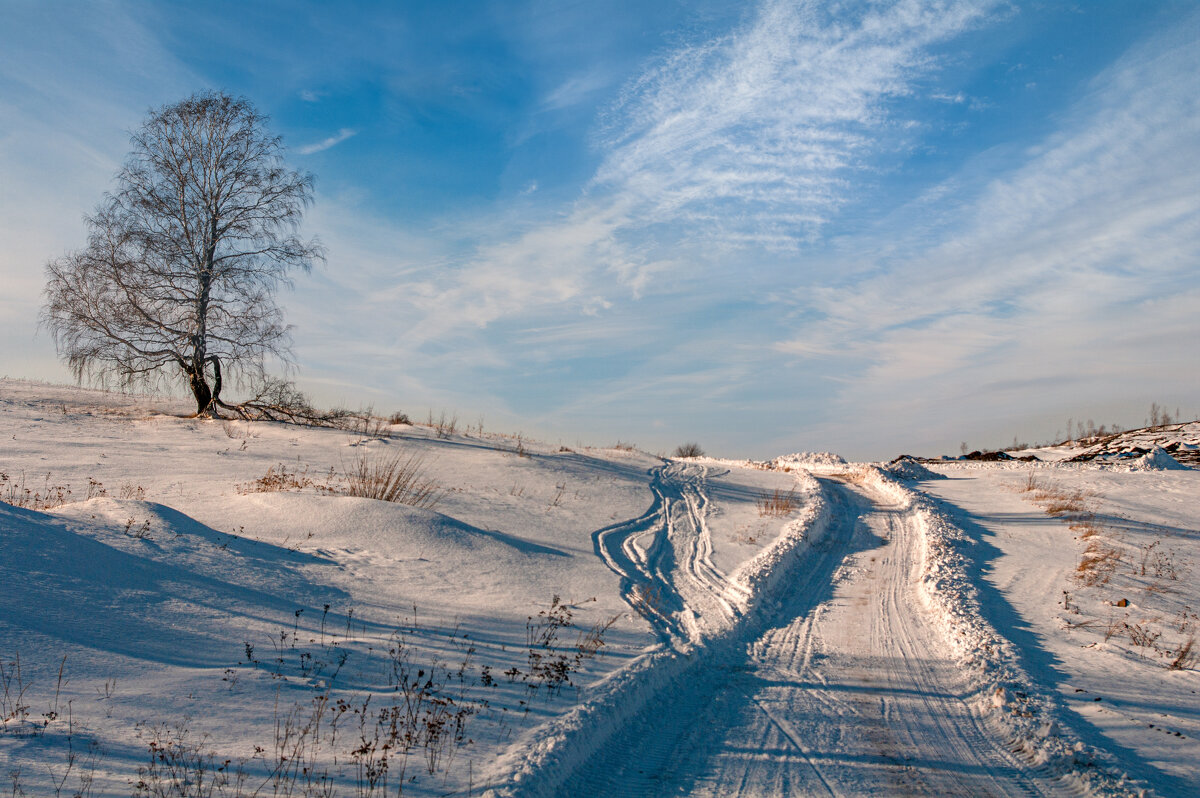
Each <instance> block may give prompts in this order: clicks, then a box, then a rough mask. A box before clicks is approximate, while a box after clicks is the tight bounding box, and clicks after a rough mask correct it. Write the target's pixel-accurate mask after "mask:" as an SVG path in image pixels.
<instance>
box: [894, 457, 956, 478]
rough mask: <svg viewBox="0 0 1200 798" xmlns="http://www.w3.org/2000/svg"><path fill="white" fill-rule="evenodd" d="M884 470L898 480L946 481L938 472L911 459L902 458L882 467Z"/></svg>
mask: <svg viewBox="0 0 1200 798" xmlns="http://www.w3.org/2000/svg"><path fill="white" fill-rule="evenodd" d="M882 470H883V471H886V472H887V473H888V474H890V475H891V476H893V477H895V478H896V479H900V480H905V481H909V482H920V481H922V480H926V479H945V477H943V476H942V475H941V474H939V473H937V472H936V471H930V470H929V469H928V468H926V467H925V466H923V465H921V464H920V463H919V462H917V461H916V460H914V459H912V458H911V457H901V458H898V459H896V460H893V461H892V462H890V463H888V464H887V465H885V466H882Z"/></svg>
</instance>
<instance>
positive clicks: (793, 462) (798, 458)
mask: <svg viewBox="0 0 1200 798" xmlns="http://www.w3.org/2000/svg"><path fill="white" fill-rule="evenodd" d="M845 464H846V460H845V458H843V457H842V456H841V455H837V454H834V453H833V452H795V453H793V454H785V455H783V456H781V457H776V458H775V459H774V460H772V461H771V466H772V467H773V468H783V467H785V466H788V467H791V466H806V465H818V466H840V465H845Z"/></svg>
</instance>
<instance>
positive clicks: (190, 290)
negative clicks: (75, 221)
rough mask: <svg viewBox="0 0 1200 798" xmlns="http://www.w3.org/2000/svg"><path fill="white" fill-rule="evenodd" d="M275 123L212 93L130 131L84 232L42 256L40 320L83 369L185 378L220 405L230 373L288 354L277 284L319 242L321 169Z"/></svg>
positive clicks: (258, 373)
mask: <svg viewBox="0 0 1200 798" xmlns="http://www.w3.org/2000/svg"><path fill="white" fill-rule="evenodd" d="M266 124H267V119H266V117H264V116H262V115H261V114H259V113H258V112H257V111H256V110H255V109H254V107H253V106H252V105H251V104H250V103H249V102H248V101H247V100H245V99H243V98H234V97H231V96H229V95H227V94H224V93H221V92H202V93H199V94H195V95H193V96H191V97H188V98H187V99H185V100H183V101H181V102H178V103H175V104H174V105H167V106H163V107H162V108H159V109H157V110H152V111H151V112H150V114H149V116H148V117H147V118H146V120H145V122H144V123H143V124H142V126H141V127H140V128H139V129H138V130H137V131H136V132H135V133H133V135H132V138H131V142H132V145H133V148H132V150H131V152H130V154H129V156H128V158H127V159H126V161H125V164H124V166H123V167H122V169H121V170H120V171H119V172H118V173H117V177H116V184H117V185H116V189H115V190H114V191H113V192H112V193H109V194H106V195H105V196H104V199H103V200H102V201H101V202H100V204H99V206H98V207H97V208H96V211H95V213H94V214H92V215H91V216H88V217H86V219H85V221H86V224H87V227H88V240H87V245H86V246H85V247H84V248H83V249H82V250H80V251H78V252H73V253H70V254H68V255H66V256H64V257H62V258H59V259H57V260H53V261H50V262H49V263H48V264H47V265H46V276H47V284H46V289H45V299H46V303H45V306H44V307H43V311H42V322H43V324H44V325H45V326H46V327H47V328H48V329H49V330H50V332H51V334H52V335H53V337H54V341H55V345H56V347H57V348H58V352H59V355H60V357H62V358H63V359H64V360H65V361H66V363H67V364H68V365H69V366H70V368H71V369H72V371H73V372H74V374H75V377H76V379H78V380H80V381H82V380H84V379H90V380H93V381H97V382H101V383H108V382H111V381H112V380H114V379H115V380H116V381H118V382H120V383H121V384H122V385H124V386H130V385H133V384H138V383H147V382H154V381H158V380H163V379H167V380H179V381H181V382H182V383H183V384H185V385H186V386H187V387H188V389H190V391H191V393H192V395H193V396H194V397H195V400H196V413H197V415H202V416H212V415H218V410H217V408H219V407H229V405H226V404H225V403H224V402H223V401H222V399H221V390H222V387H223V385H224V384H225V383H226V382H227V381H228V380H229V378H230V377H231V376H232V377H234V378H236V379H238V380H245V379H248V380H249V381H251V382H257V383H260V384H261V383H266V382H269V381H268V380H267V379H266V364H267V363H268V361H270V360H280V361H283V362H287V361H288V360H289V359H290V343H291V341H290V336H289V334H288V331H289V328H288V326H287V324H285V322H284V320H283V314H282V312H281V311H280V309H279V306H278V305H277V304H276V301H275V296H276V291H277V289H278V287H279V286H280V285H281V284H286V283H287V282H288V280H289V275H290V274H291V273H292V272H294V271H295V270H297V269H299V270H301V271H308V270H309V269H310V268H311V267H312V264H313V263H314V262H315V261H318V260H320V259H321V258H322V251H321V248H320V245H319V244H318V243H317V242H316V241H315V240H311V241H303V240H301V239H300V237H299V236H298V228H299V223H300V220H301V217H302V215H303V213H304V211H305V210H306V209H307V208H308V206H309V204H310V203H311V200H312V190H313V178H312V176H311V175H310V174H307V173H301V172H297V171H293V170H291V169H289V168H288V167H287V165H286V164H285V163H284V158H283V154H284V151H283V145H282V142H281V140H280V138H279V137H277V136H272V135H270V134H269V133H268V131H267V127H266Z"/></svg>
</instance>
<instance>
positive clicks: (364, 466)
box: [344, 452, 445, 510]
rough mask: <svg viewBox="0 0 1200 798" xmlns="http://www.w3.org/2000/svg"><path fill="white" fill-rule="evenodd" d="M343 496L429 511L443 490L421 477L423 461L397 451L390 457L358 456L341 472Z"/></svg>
mask: <svg viewBox="0 0 1200 798" xmlns="http://www.w3.org/2000/svg"><path fill="white" fill-rule="evenodd" d="M344 476H345V479H346V494H347V495H349V496H359V497H362V498H365V499H379V500H380V501H385V502H395V503H397V504H407V505H409V506H410V507H423V508H425V509H427V510H429V509H433V507H435V506H436V505H437V504H438V502H440V501H441V500H442V497H443V496H444V495H445V491H444V490H443V489H442V488H441V487H440V486H438V484H437V483H436V482H435V481H434V480H433V479H432V478H430V477H427V476H426V475H425V458H424V457H422V456H421V455H420V454H408V455H405V454H404V453H403V452H397V453H396V454H394V455H392V456H391V457H377V458H371V457H369V456H368V455H366V454H360V455H359V456H358V458H357V459H355V461H354V462H353V463H351V464H350V465H349V467H347V468H346V469H345V474H344Z"/></svg>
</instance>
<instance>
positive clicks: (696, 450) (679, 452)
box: [672, 443, 704, 457]
mask: <svg viewBox="0 0 1200 798" xmlns="http://www.w3.org/2000/svg"><path fill="white" fill-rule="evenodd" d="M672 456H673V457H703V456H704V450H703V449H701V448H700V444H698V443H685V444H683V445H682V446H677V447H676V448H675V454H674V455H672Z"/></svg>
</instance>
